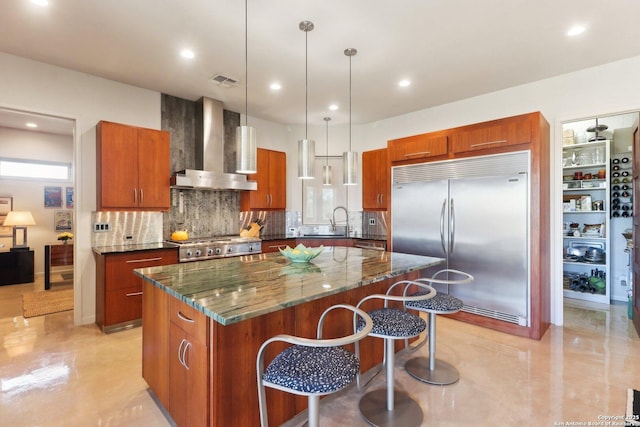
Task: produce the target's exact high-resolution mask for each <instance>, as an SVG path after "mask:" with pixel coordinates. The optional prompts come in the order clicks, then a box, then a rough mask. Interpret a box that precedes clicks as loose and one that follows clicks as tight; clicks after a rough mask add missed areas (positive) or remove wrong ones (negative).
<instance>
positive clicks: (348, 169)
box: [342, 48, 358, 185]
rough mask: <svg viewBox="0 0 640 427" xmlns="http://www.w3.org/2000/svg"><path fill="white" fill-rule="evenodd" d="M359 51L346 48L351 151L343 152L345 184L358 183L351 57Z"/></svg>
mask: <svg viewBox="0 0 640 427" xmlns="http://www.w3.org/2000/svg"><path fill="white" fill-rule="evenodd" d="M357 53H358V51H357V50H356V49H354V48H348V49H345V50H344V54H345V55H346V56H348V57H349V151H346V152H344V153H342V172H343V184H344V185H357V184H358V153H356V152H355V151H351V57H352V56H355V55H356V54H357Z"/></svg>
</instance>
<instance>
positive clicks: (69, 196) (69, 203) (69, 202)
mask: <svg viewBox="0 0 640 427" xmlns="http://www.w3.org/2000/svg"><path fill="white" fill-rule="evenodd" d="M65 190H66V193H65V198H64V200H65V205H66V207H67V209H73V187H66V188H65Z"/></svg>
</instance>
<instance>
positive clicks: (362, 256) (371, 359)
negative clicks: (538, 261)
mask: <svg viewBox="0 0 640 427" xmlns="http://www.w3.org/2000/svg"><path fill="white" fill-rule="evenodd" d="M442 262H443V259H441V258H433V257H424V256H417V255H409V254H400V253H392V252H383V251H376V250H367V249H360V248H348V247H327V248H325V250H324V252H323V253H322V254H320V256H318V257H317V258H315V259H314V260H312V261H311V262H310V263H308V264H299V265H298V264H295V263H291V262H290V261H289V260H288V259H286V258H285V257H283V256H282V255H280V254H279V253H270V254H259V255H250V256H240V257H232V258H223V259H218V260H210V261H200V262H190V263H182V264H175V265H168V266H161V267H150V268H143V269H138V270H135V273H136V274H137V275H138V276H140V277H141V278H143V279H144V287H143V292H144V296H143V377H144V379H145V380H146V381H147V383H148V384H149V386H150V388H151V390H152V391H153V392H154V394H155V396H156V398H157V400H158V401H159V402H160V403H161V404H162V405H163V406H164V407H165V409H167V411H168V412H169V413H170V414H171V416H172V417H173V418H174V421H175V422H176V423H177V424H178V425H180V426H181V425H211V426H255V425H259V415H258V403H257V388H256V370H255V358H256V354H257V351H258V348H259V347H260V345H261V344H262V343H263V342H264V341H265V340H266V339H268V338H270V337H272V336H274V335H277V334H283V333H284V334H292V335H297V336H304V337H310V338H311V337H315V334H316V326H317V321H318V318H319V316H320V314H321V313H322V311H324V309H326V308H327V307H329V306H331V305H334V304H337V303H347V304H352V305H356V304H357V303H358V302H359V301H360V300H361V299H362V298H364V297H365V296H366V295H370V294H374V293H384V292H386V289H387V288H388V286H389V285H390V284H391V283H394V282H396V281H398V280H400V279H411V278H416V277H419V276H420V271H421V270H424V269H427V268H429V267H432V266H436V265H438V264H440V263H442ZM375 304H378V302H372V303H371V305H370V306H369V305H367V306H365V307H363V308H364V309H366V310H370V309H372V308H374V307H375V306H376V305H375ZM325 331H326V332H327V333H326V335H325V337H335V336H340V335H346V334H349V333H351V332H352V317H351V316H350V315H349V314H348V313H342V314H341V315H340V316H336V317H335V318H331V319H329V321H328V323H326V325H325ZM273 347H274V348H273V349H271V353H270V354H267V356H266V360H270V359H271V358H272V357H273V356H274V355H275V354H276V352H278V351H281V349H282V347H278V346H276V345H274V346H273ZM361 349H362V360H361V365H362V371H363V372H364V371H366V370H368V369H370V368H371V367H373V366H375V365H377V364H379V363H380V362H381V361H382V352H383V349H382V340H379V339H375V338H370V337H368V338H365V339H364V340H363V342H362V343H361ZM267 400H268V405H269V421H270V423H271V424H272V425H280V424H282V423H283V422H284V421H286V420H287V419H290V418H292V417H293V416H294V415H295V414H297V413H298V412H300V411H302V410H304V409H305V408H306V404H307V399H306V398H305V397H300V396H294V395H291V394H288V393H284V392H281V391H277V390H272V389H269V390H268V392H267ZM354 410H357V408H354Z"/></svg>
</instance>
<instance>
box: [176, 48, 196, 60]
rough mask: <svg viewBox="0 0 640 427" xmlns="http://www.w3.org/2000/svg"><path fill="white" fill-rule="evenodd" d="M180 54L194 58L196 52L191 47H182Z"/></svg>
mask: <svg viewBox="0 0 640 427" xmlns="http://www.w3.org/2000/svg"><path fill="white" fill-rule="evenodd" d="M180 56H182V57H183V58H187V59H193V58H195V56H196V54H195V53H193V51H192V50H191V49H182V50H181V51H180Z"/></svg>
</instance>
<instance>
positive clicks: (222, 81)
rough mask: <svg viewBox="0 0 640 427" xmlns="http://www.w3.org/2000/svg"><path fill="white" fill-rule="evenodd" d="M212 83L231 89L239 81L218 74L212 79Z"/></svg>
mask: <svg viewBox="0 0 640 427" xmlns="http://www.w3.org/2000/svg"><path fill="white" fill-rule="evenodd" d="M211 81H213V82H214V83H215V84H217V85H219V86H222V87H231V86H235V85H237V84H238V81H237V80H236V79H232V78H231V77H227V76H224V75H222V74H216V75H215V76H213V77H211Z"/></svg>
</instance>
